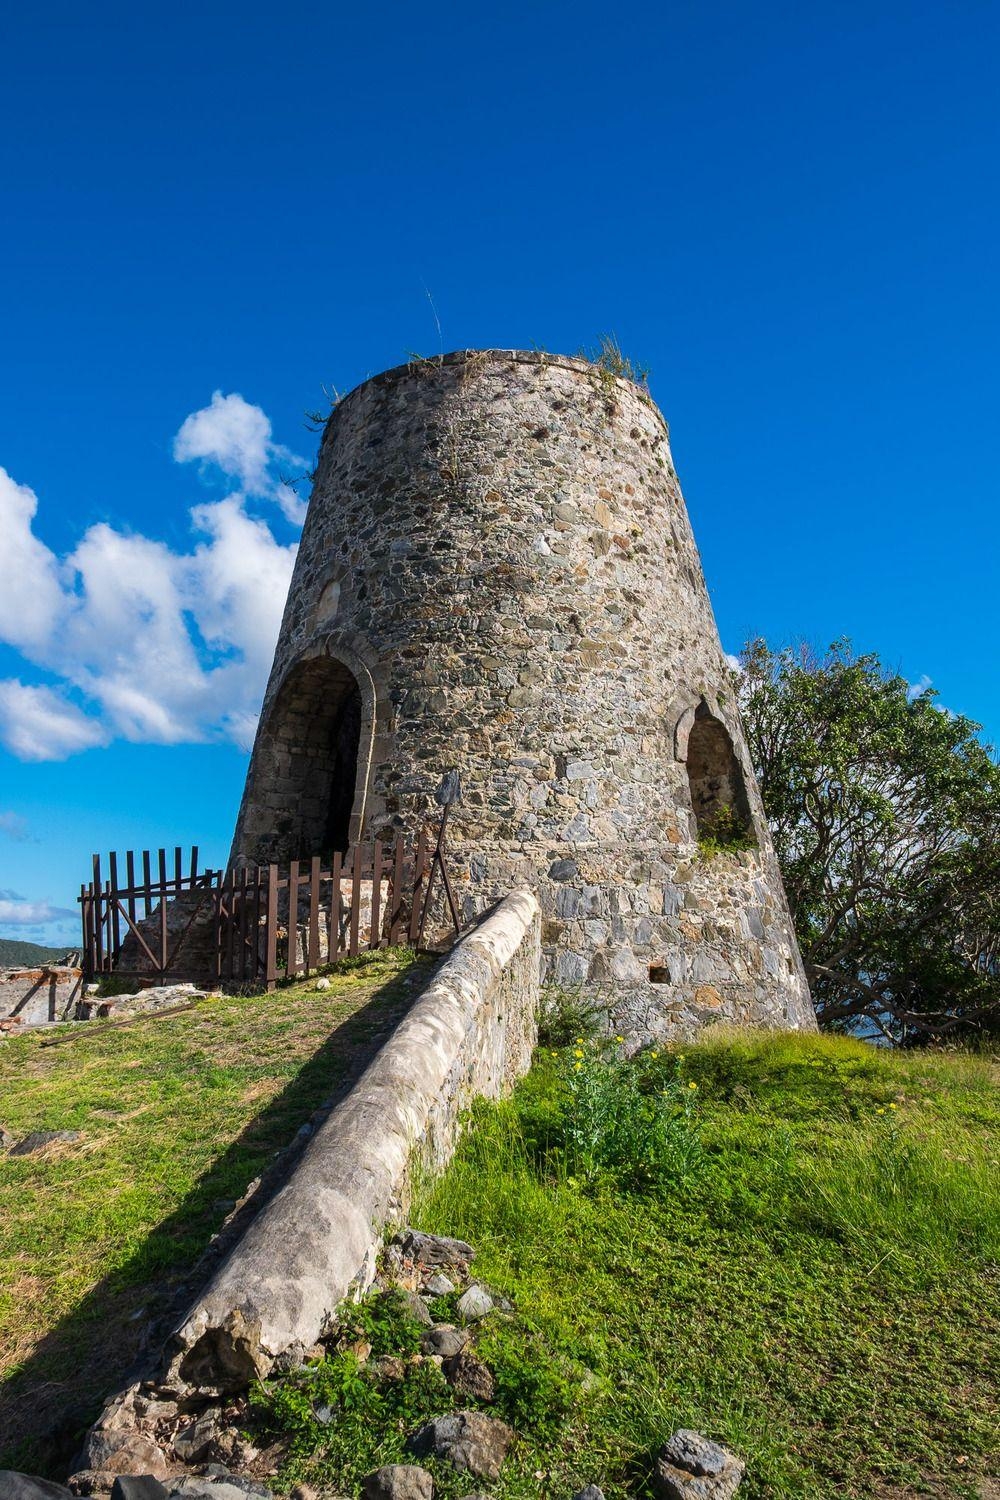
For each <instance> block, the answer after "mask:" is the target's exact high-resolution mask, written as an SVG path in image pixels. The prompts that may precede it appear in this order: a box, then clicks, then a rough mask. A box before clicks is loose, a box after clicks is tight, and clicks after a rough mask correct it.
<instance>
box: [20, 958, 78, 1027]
mask: <svg viewBox="0 0 1000 1500" xmlns="http://www.w3.org/2000/svg"><path fill="white" fill-rule="evenodd" d="M82 993H83V975H82V973H81V971H80V970H79V969H72V968H65V967H63V966H62V965H59V964H42V965H40V966H39V967H38V968H34V969H24V968H21V969H0V1029H2V1030H3V1031H5V1032H10V1031H16V1030H20V1029H21V1027H24V1026H46V1025H48V1024H49V1023H51V1022H52V1021H72V1020H75V1019H76V1011H77V1004H78V1002H79V1000H80V997H81V995H82Z"/></svg>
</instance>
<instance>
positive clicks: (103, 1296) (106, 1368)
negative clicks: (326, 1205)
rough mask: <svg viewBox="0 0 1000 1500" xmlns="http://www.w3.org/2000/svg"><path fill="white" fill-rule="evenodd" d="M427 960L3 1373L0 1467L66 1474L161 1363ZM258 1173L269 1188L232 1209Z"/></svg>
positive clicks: (338, 1036) (329, 1045) (326, 1048)
mask: <svg viewBox="0 0 1000 1500" xmlns="http://www.w3.org/2000/svg"><path fill="white" fill-rule="evenodd" d="M427 972H428V971H427V969H425V968H424V966H423V965H421V966H420V968H418V969H417V970H416V972H414V970H412V969H411V970H410V971H409V972H408V973H406V974H402V975H399V976H396V977H394V978H393V979H391V980H390V981H388V982H387V983H385V984H383V985H382V986H380V988H379V989H377V990H376V991H375V992H374V993H373V994H372V995H371V997H370V998H369V999H368V1001H367V1002H366V1003H365V1004H364V1005H362V1006H361V1007H359V1009H358V1010H356V1011H354V1012H353V1013H352V1014H351V1015H350V1016H348V1017H347V1018H346V1019H345V1020H344V1021H342V1022H341V1023H340V1024H339V1025H338V1026H337V1027H336V1028H335V1030H334V1031H332V1032H331V1034H330V1036H329V1037H328V1038H327V1040H326V1041H325V1042H324V1043H323V1045H322V1046H321V1047H320V1048H319V1049H318V1050H317V1051H316V1052H315V1053H314V1054H313V1055H312V1057H310V1058H309V1060H308V1061H307V1062H306V1063H304V1064H303V1066H302V1067H301V1068H300V1069H299V1071H298V1073H296V1075H295V1077H294V1078H292V1079H291V1080H290V1081H289V1083H288V1084H287V1085H286V1087H285V1088H284V1089H282V1091H281V1093H280V1094H277V1095H276V1096H275V1097H274V1098H273V1099H272V1100H271V1101H270V1102H269V1103H268V1105H267V1106H266V1108H264V1109H263V1110H262V1111H261V1112H260V1114H259V1115H257V1116H255V1117H254V1119H253V1120H251V1121H250V1122H249V1123H248V1124H247V1126H246V1127H245V1128H244V1129H243V1130H242V1131H241V1133H240V1134H239V1136H238V1137H237V1138H236V1139H235V1140H234V1141H233V1142H232V1143H231V1144H230V1145H229V1146H228V1147H227V1148H226V1149H225V1151H223V1152H222V1153H221V1155H219V1156H218V1157H217V1158H216V1160H215V1161H214V1162H213V1163H212V1165H211V1167H210V1168H209V1169H208V1171H207V1172H205V1173H203V1175H202V1176H201V1177H200V1178H199V1179H198V1181H197V1182H196V1183H195V1184H194V1185H193V1186H192V1188H191V1190H190V1191H189V1192H188V1193H187V1194H186V1196H185V1197H184V1199H183V1201H182V1202H181V1203H180V1204H179V1205H178V1207H177V1208H176V1209H175V1210H174V1211H173V1213H171V1214H169V1215H168V1216H167V1217H166V1218H165V1219H164V1220H163V1221H162V1222H161V1223H159V1224H157V1225H156V1226H155V1228H153V1229H151V1230H150V1232H149V1234H148V1236H147V1238H146V1239H145V1240H144V1242H143V1244H142V1245H141V1246H140V1248H139V1249H138V1250H137V1251H136V1252H135V1253H134V1254H133V1255H132V1256H131V1257H130V1258H129V1260H128V1261H126V1262H125V1263H124V1264H123V1265H121V1266H119V1267H117V1268H116V1269H115V1270H114V1271H113V1272H111V1273H110V1274H109V1275H107V1276H106V1277H104V1278H103V1279H102V1280H101V1281H99V1282H98V1283H97V1285H96V1286H94V1287H93V1288H92V1290H91V1291H89V1292H88V1293H87V1294H86V1295H85V1296H84V1297H83V1298H82V1299H81V1301H80V1302H79V1303H78V1304H77V1305H76V1307H75V1308H74V1309H73V1310H72V1312H71V1313H69V1314H68V1315H67V1316H66V1317H65V1318H63V1320H62V1321H61V1322H60V1323H58V1324H57V1325H56V1326H55V1327H54V1328H53V1329H51V1330H50V1332H48V1333H47V1334H45V1335H44V1336H43V1338H42V1339H41V1340H40V1341H39V1343H38V1344H37V1345H36V1346H35V1348H34V1350H33V1351H32V1353H31V1354H30V1355H29V1357H28V1358H27V1359H26V1360H25V1361H24V1362H23V1363H22V1364H21V1365H19V1366H18V1367H17V1368H16V1369H15V1370H14V1371H13V1373H12V1374H11V1375H10V1376H8V1378H7V1379H6V1380H4V1381H2V1382H0V1469H2V1468H5V1467H6V1468H14V1469H24V1470H28V1471H29V1472H31V1473H35V1474H39V1475H42V1476H44V1477H46V1478H53V1479H59V1478H64V1477H65V1476H66V1474H67V1472H68V1471H69V1466H70V1464H71V1463H72V1461H73V1459H74V1458H75V1456H76V1455H77V1453H78V1452H79V1449H80V1446H81V1444H82V1441H83V1437H84V1435H85V1433H86V1430H87V1428H88V1427H89V1425H90V1423H91V1422H92V1421H93V1420H94V1419H95V1417H96V1416H97V1414H98V1412H99V1411H100V1408H101V1406H102V1404H103V1402H104V1399H105V1398H106V1397H107V1396H108V1395H110V1394H112V1393H113V1392H114V1391H115V1390H118V1389H119V1388H120V1387H121V1386H122V1385H124V1384H127V1383H128V1382H129V1380H131V1379H134V1378H138V1376H139V1373H140V1371H141V1372H142V1373H143V1374H146V1373H148V1370H149V1367H150V1366H151V1365H152V1366H154V1367H155V1364H156V1362H157V1355H158V1352H159V1349H160V1346H161V1345H162V1343H163V1341H164V1340H165V1339H166V1337H167V1336H168V1335H169V1334H170V1332H171V1331H172V1329H173V1327H174V1326H175V1325H176V1323H177V1322H178V1321H179V1320H180V1317H181V1315H182V1314H183V1313H184V1311H185V1310H186V1307H187V1305H188V1303H189V1302H190V1301H191V1299H192V1298H193V1297H194V1295H195V1294H196V1292H197V1291H198V1289H199V1288H200V1287H201V1286H202V1285H203V1284H204V1283H205V1281H206V1280H207V1279H208V1277H209V1276H211V1275H212V1273H213V1271H214V1270H215V1267H216V1266H217V1265H218V1264H219V1262H220V1261H221V1260H222V1259H223V1258H224V1256H225V1255H226V1254H227V1253H228V1251H229V1250H230V1249H231V1247H232V1246H233V1245H234V1244H235V1242H236V1241H237V1239H239V1237H240V1235H241V1234H242V1233H243V1231H244V1230H245V1229H246V1227H247V1224H248V1223H249V1222H250V1220H251V1219H252V1218H253V1217H254V1215H255V1214H256V1213H259V1211H260V1209H261V1208H262V1207H263V1206H264V1204H265V1203H266V1202H267V1201H268V1199H269V1198H270V1197H272V1196H273V1194H274V1193H275V1192H276V1191H277V1190H278V1188H280V1186H281V1185H282V1183H283V1182H284V1181H285V1179H286V1178H287V1175H288V1170H289V1168H290V1167H291V1166H292V1165H293V1164H294V1162H295V1160H296V1159H297V1156H298V1155H299V1154H300V1153H301V1151H302V1150H303V1149H304V1147H305V1145H306V1143H307V1136H306V1135H305V1133H303V1135H302V1137H299V1136H298V1135H297V1132H299V1131H300V1129H301V1127H302V1126H303V1125H305V1124H307V1123H308V1122H309V1121H310V1119H311V1118H312V1117H314V1116H315V1117H317V1120H318V1119H320V1118H322V1117H323V1116H325V1114H327V1113H329V1110H330V1109H332V1108H333V1107H335V1105H336V1104H337V1103H339V1102H340V1100H341V1099H343V1098H344V1097H345V1095H346V1094H347V1093H348V1092H349V1090H350V1088H351V1087H352V1085H353V1084H354V1082H355V1081H356V1080H357V1078H358V1077H359V1076H360V1074H361V1073H362V1072H363V1070H364V1069H365V1068H366V1067H367V1065H368V1063H369V1062H371V1060H372V1058H373V1057H374V1056H375V1053H376V1052H377V1051H378V1049H379V1048H380V1047H381V1045H382V1044H383V1042H384V1041H385V1040H386V1037H387V1036H388V1034H389V1033H390V1032H391V1030H392V1029H393V1027H395V1026H396V1025H397V1024H398V1022H399V1021H400V1020H401V1019H402V1017H403V1016H404V1015H405V1013H406V1011H407V1010H408V1009H409V1007H410V1005H411V1003H412V1001H413V1000H414V999H415V998H416V996H417V995H418V994H419V992H420V989H421V987H422V981H423V979H424V978H425V977H426V973H427ZM282 1148H288V1149H287V1150H284V1149H282ZM279 1152H280V1156H279V1157H278V1158H277V1159H276V1153H279ZM258 1176H259V1177H260V1178H261V1181H260V1186H259V1188H257V1189H256V1191H255V1192H254V1193H253V1195H252V1197H251V1198H250V1199H249V1200H248V1202H247V1203H246V1205H245V1206H243V1207H241V1208H240V1209H239V1212H238V1213H236V1214H232V1213H231V1212H230V1213H229V1217H227V1211H230V1210H232V1207H233V1203H234V1201H235V1200H239V1199H241V1198H242V1197H243V1195H244V1194H245V1193H246V1192H247V1189H248V1187H249V1186H250V1184H251V1183H252V1182H253V1181H254V1179H256V1178H257V1177H258ZM223 1221H225V1224H224V1227H223ZM220 1229H221V1231H222V1232H221V1233H219V1231H220Z"/></svg>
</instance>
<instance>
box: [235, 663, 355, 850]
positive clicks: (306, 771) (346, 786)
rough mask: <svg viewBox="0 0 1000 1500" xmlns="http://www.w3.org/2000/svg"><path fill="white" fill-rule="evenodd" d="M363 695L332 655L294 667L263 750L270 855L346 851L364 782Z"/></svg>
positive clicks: (262, 795) (261, 801) (259, 791)
mask: <svg viewBox="0 0 1000 1500" xmlns="http://www.w3.org/2000/svg"><path fill="white" fill-rule="evenodd" d="M362 717H363V713H362V700H361V690H360V688H359V686H358V683H357V681H356V679H355V677H354V675H353V673H352V672H351V671H350V670H349V668H348V667H347V666H345V665H344V663H343V662H341V661H337V660H336V659H334V658H332V657H328V656H323V657H313V658H311V659H310V660H309V661H305V662H302V663H301V664H300V665H299V666H298V667H296V668H294V670H293V671H292V672H291V673H290V674H289V676H288V678H287V679H286V680H285V682H284V683H283V685H282V688H281V691H280V693H279V694H278V698H277V701H276V702H275V705H274V708H273V709H272V710H271V712H270V714H269V715H268V718H267V723H266V726H265V729H264V733H263V735H262V736H261V741H260V743H259V745H258V750H257V767H256V774H255V778H254V780H255V785H254V801H255V803H256V804H257V805H258V807H259V808H261V809H266V811H267V814H268V815H269V817H270V828H271V836H270V837H269V838H268V840H267V844H268V849H267V858H268V859H270V860H277V861H285V860H290V859H299V860H304V859H311V858H312V857H313V855H316V854H318V855H321V856H323V857H324V858H328V857H329V856H330V855H331V854H332V853H334V851H336V850H339V851H340V852H341V853H343V852H344V851H346V850H347V849H348V848H349V846H350V843H351V835H352V833H354V834H355V837H356V836H357V834H358V833H359V832H360V830H357V829H353V828H352V820H353V818H354V812H355V805H356V802H357V789H358V781H359V776H358V771H359V766H358V756H359V749H360V743H361V725H362Z"/></svg>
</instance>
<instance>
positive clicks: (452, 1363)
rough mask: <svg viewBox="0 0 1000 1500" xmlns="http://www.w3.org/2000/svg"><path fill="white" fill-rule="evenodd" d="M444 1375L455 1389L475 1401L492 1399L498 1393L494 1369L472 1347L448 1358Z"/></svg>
mask: <svg viewBox="0 0 1000 1500" xmlns="http://www.w3.org/2000/svg"><path fill="white" fill-rule="evenodd" d="M444 1376H445V1379H446V1380H447V1382H448V1384H449V1385H450V1386H451V1387H452V1389H453V1390H455V1391H457V1392H458V1394H459V1395H460V1396H467V1397H470V1398H471V1399H472V1400H473V1401H492V1400H493V1397H494V1396H495V1395H496V1393H497V1383H496V1380H495V1379H494V1376H493V1371H492V1370H491V1369H490V1367H489V1365H487V1364H484V1363H483V1361H482V1360H481V1359H480V1358H479V1355H478V1354H475V1353H474V1352H473V1351H472V1350H471V1349H462V1350H460V1351H459V1353H458V1354H456V1355H454V1356H453V1358H451V1359H446V1360H445V1362H444Z"/></svg>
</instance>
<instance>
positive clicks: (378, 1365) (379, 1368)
mask: <svg viewBox="0 0 1000 1500" xmlns="http://www.w3.org/2000/svg"><path fill="white" fill-rule="evenodd" d="M427 1337H429V1335H427ZM375 1373H376V1374H377V1375H378V1378H379V1379H380V1380H402V1378H403V1376H404V1375H405V1374H406V1363H405V1361H404V1360H402V1359H399V1358H397V1356H396V1355H395V1354H387V1355H385V1356H384V1358H382V1359H377V1360H376V1361H375Z"/></svg>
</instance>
